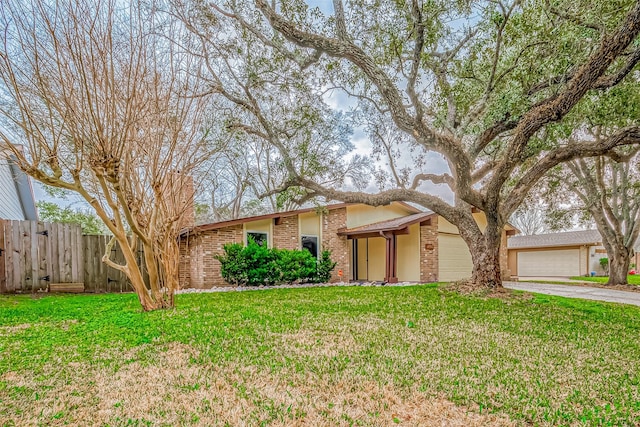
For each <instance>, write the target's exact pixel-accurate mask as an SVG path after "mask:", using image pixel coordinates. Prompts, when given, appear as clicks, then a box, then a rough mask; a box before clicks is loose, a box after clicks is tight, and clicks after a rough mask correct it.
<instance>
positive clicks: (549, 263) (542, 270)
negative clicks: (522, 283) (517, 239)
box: [518, 249, 580, 277]
mask: <svg viewBox="0 0 640 427" xmlns="http://www.w3.org/2000/svg"><path fill="white" fill-rule="evenodd" d="M518 276H520V277H522V276H580V250H579V249H559V250H549V251H535V252H521V251H519V252H518Z"/></svg>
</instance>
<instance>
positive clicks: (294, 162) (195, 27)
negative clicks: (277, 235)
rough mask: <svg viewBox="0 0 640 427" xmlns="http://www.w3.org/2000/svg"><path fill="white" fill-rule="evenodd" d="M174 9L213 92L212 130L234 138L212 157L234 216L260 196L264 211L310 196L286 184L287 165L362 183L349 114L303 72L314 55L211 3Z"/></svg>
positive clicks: (331, 183) (338, 181)
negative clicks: (281, 44)
mask: <svg viewBox="0 0 640 427" xmlns="http://www.w3.org/2000/svg"><path fill="white" fill-rule="evenodd" d="M175 6H176V7H175V8H174V14H175V15H176V16H178V17H179V18H180V20H181V21H182V22H183V24H184V25H185V27H186V28H188V29H189V31H190V32H191V34H192V37H191V40H190V43H189V46H191V51H190V52H191V53H192V54H193V55H195V56H198V57H201V58H202V60H203V62H204V64H205V68H206V74H205V75H204V79H205V81H206V87H207V88H208V91H209V93H212V94H215V95H218V96H217V97H216V98H215V101H214V102H213V103H212V105H211V106H210V110H212V111H215V112H216V115H217V119H218V120H216V121H215V122H214V123H212V129H211V130H210V132H211V134H212V135H223V134H225V133H226V134H227V135H231V137H230V142H229V144H227V145H226V152H225V156H222V157H221V158H220V159H219V160H217V161H218V162H219V163H220V164H221V165H225V167H224V170H222V175H219V176H218V177H217V179H223V180H225V181H226V184H227V186H228V187H230V188H231V191H229V192H228V193H229V194H230V195H231V197H227V200H229V202H230V203H229V206H230V207H232V209H231V215H233V216H235V215H238V214H240V212H241V211H242V209H243V208H244V209H246V208H249V206H248V205H249V204H252V203H251V202H254V201H255V200H256V198H258V197H260V198H262V199H264V200H265V201H264V204H263V205H262V206H261V208H262V210H263V212H264V211H280V210H289V209H294V208H295V207H297V206H299V205H300V204H302V203H304V202H306V201H309V200H310V199H313V198H314V197H315V196H316V194H314V193H312V192H308V191H307V190H306V189H305V188H303V187H300V186H295V185H287V182H288V180H289V172H288V170H289V168H290V167H294V168H295V169H296V170H298V171H300V172H301V173H303V174H304V176H305V177H307V178H308V179H310V180H313V181H314V182H316V183H318V184H319V185H322V186H327V187H340V186H342V185H343V184H344V183H345V182H349V183H350V184H351V185H360V184H364V183H366V181H367V179H366V177H367V173H366V171H365V165H366V162H365V161H364V159H363V158H362V157H361V156H359V155H353V154H350V153H351V151H352V150H353V148H354V146H353V144H352V143H351V142H350V140H349V137H350V136H351V134H352V130H351V127H350V124H349V122H348V120H347V118H346V117H345V115H344V114H343V113H341V112H337V111H335V110H333V109H331V108H330V107H329V106H328V105H327V104H326V102H325V100H324V99H323V89H322V87H321V84H320V82H319V81H316V80H315V79H313V78H310V76H308V75H307V70H306V69H307V67H308V65H310V64H312V63H314V62H315V61H316V60H317V58H316V57H315V56H314V55H310V56H308V57H304V56H301V57H300V58H295V55H296V54H295V53H293V52H289V51H281V50H277V49H272V47H271V46H270V42H269V41H268V40H266V39H265V38H264V37H262V36H261V34H260V33H259V32H258V31H246V30H245V28H244V27H243V23H240V22H238V21H236V20H232V19H228V18H229V17H228V16H223V19H218V17H217V16H216V15H212V14H211V13H209V11H208V7H209V5H208V4H206V5H205V4H202V3H200V2H190V1H178V0H176V1H175ZM214 7H215V6H214ZM257 18H258V21H259V20H260V17H259V16H258V17H257ZM251 20H252V21H255V19H254V18H251ZM244 24H247V25H252V24H249V23H248V22H244ZM256 24H257V25H260V22H256ZM262 24H264V22H263V23H262ZM263 29H265V30H266V29H267V27H266V26H264V28H263ZM217 139H218V140H222V139H223V138H222V137H220V136H218V137H217ZM221 169H222V168H218V170H221ZM363 178H364V179H363ZM217 188H218V189H220V188H221V186H217ZM217 195H218V194H216V193H214V197H215V196H217ZM243 200H244V202H243ZM247 202H248V203H247ZM252 207H253V208H255V205H254V206H252Z"/></svg>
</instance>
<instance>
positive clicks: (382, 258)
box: [180, 202, 515, 288]
mask: <svg viewBox="0 0 640 427" xmlns="http://www.w3.org/2000/svg"><path fill="white" fill-rule="evenodd" d="M474 217H475V218H476V221H477V222H478V223H479V224H480V226H481V228H482V227H483V226H484V225H485V224H486V221H485V219H484V214H482V213H474ZM506 230H507V231H505V233H503V245H502V246H503V257H502V258H503V263H502V264H503V272H504V275H505V277H508V276H509V272H508V270H507V251H506V240H507V234H515V230H514V229H513V228H512V227H507V228H506ZM249 236H251V237H253V239H254V240H256V241H259V242H264V243H266V244H267V245H268V246H269V247H278V248H286V249H300V248H303V247H304V248H307V249H308V250H310V251H311V252H312V253H313V254H314V255H318V254H319V252H320V251H321V250H322V249H325V248H326V249H329V250H330V251H331V258H332V259H333V260H334V261H336V262H337V265H336V268H335V269H334V271H333V275H332V281H384V282H390V283H393V282H397V281H408V282H434V281H452V280H460V279H463V278H467V277H470V275H471V269H472V263H471V254H470V252H469V249H468V248H467V245H466V244H465V242H464V241H463V240H462V238H461V237H460V235H459V232H458V229H457V228H456V227H455V226H453V225H452V224H451V223H449V222H448V221H446V220H445V219H444V218H442V217H439V216H438V215H436V214H434V213H432V212H422V211H420V210H419V209H416V208H414V207H413V206H410V205H408V204H405V203H401V202H394V203H391V204H390V205H387V206H379V207H372V206H367V205H363V204H335V205H329V206H326V207H325V208H323V209H315V208H309V209H299V210H296V211H290V212H279V213H273V214H267V215H261V216H254V217H250V218H242V219H236V220H231V221H224V222H218V223H213V224H206V225H201V226H197V227H193V228H191V229H189V231H188V232H185V233H184V234H183V236H182V239H181V262H180V278H181V283H182V287H193V288H208V287H211V286H220V285H225V284H226V283H225V282H224V280H223V279H222V277H221V275H220V263H219V262H218V261H217V260H215V259H214V257H213V256H214V254H217V253H222V252H223V246H224V244H226V243H230V242H238V243H244V244H246V242H247V239H248V237H249Z"/></svg>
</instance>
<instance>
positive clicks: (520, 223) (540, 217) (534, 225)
mask: <svg viewBox="0 0 640 427" xmlns="http://www.w3.org/2000/svg"><path fill="white" fill-rule="evenodd" d="M509 223H510V224H511V225H513V226H514V227H515V228H517V229H518V230H519V231H520V233H522V234H523V235H526V236H532V235H535V234H542V233H546V232H547V214H546V207H545V206H544V205H543V204H542V203H540V202H537V203H536V202H532V203H523V204H522V205H520V207H519V208H518V209H517V210H516V211H515V212H514V213H513V215H511V219H510V220H509Z"/></svg>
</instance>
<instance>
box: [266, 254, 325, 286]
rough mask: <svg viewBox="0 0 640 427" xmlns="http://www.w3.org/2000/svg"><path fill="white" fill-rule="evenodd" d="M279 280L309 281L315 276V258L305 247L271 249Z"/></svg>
mask: <svg viewBox="0 0 640 427" xmlns="http://www.w3.org/2000/svg"><path fill="white" fill-rule="evenodd" d="M273 253H274V254H275V265H276V269H277V272H278V273H279V275H280V277H279V280H278V281H280V282H285V283H293V282H296V281H299V280H301V281H310V280H312V279H313V278H314V277H315V276H316V270H317V268H318V262H317V260H316V259H315V258H314V257H313V255H311V252H309V251H308V250H306V249H302V250H298V249H294V250H288V249H273Z"/></svg>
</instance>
